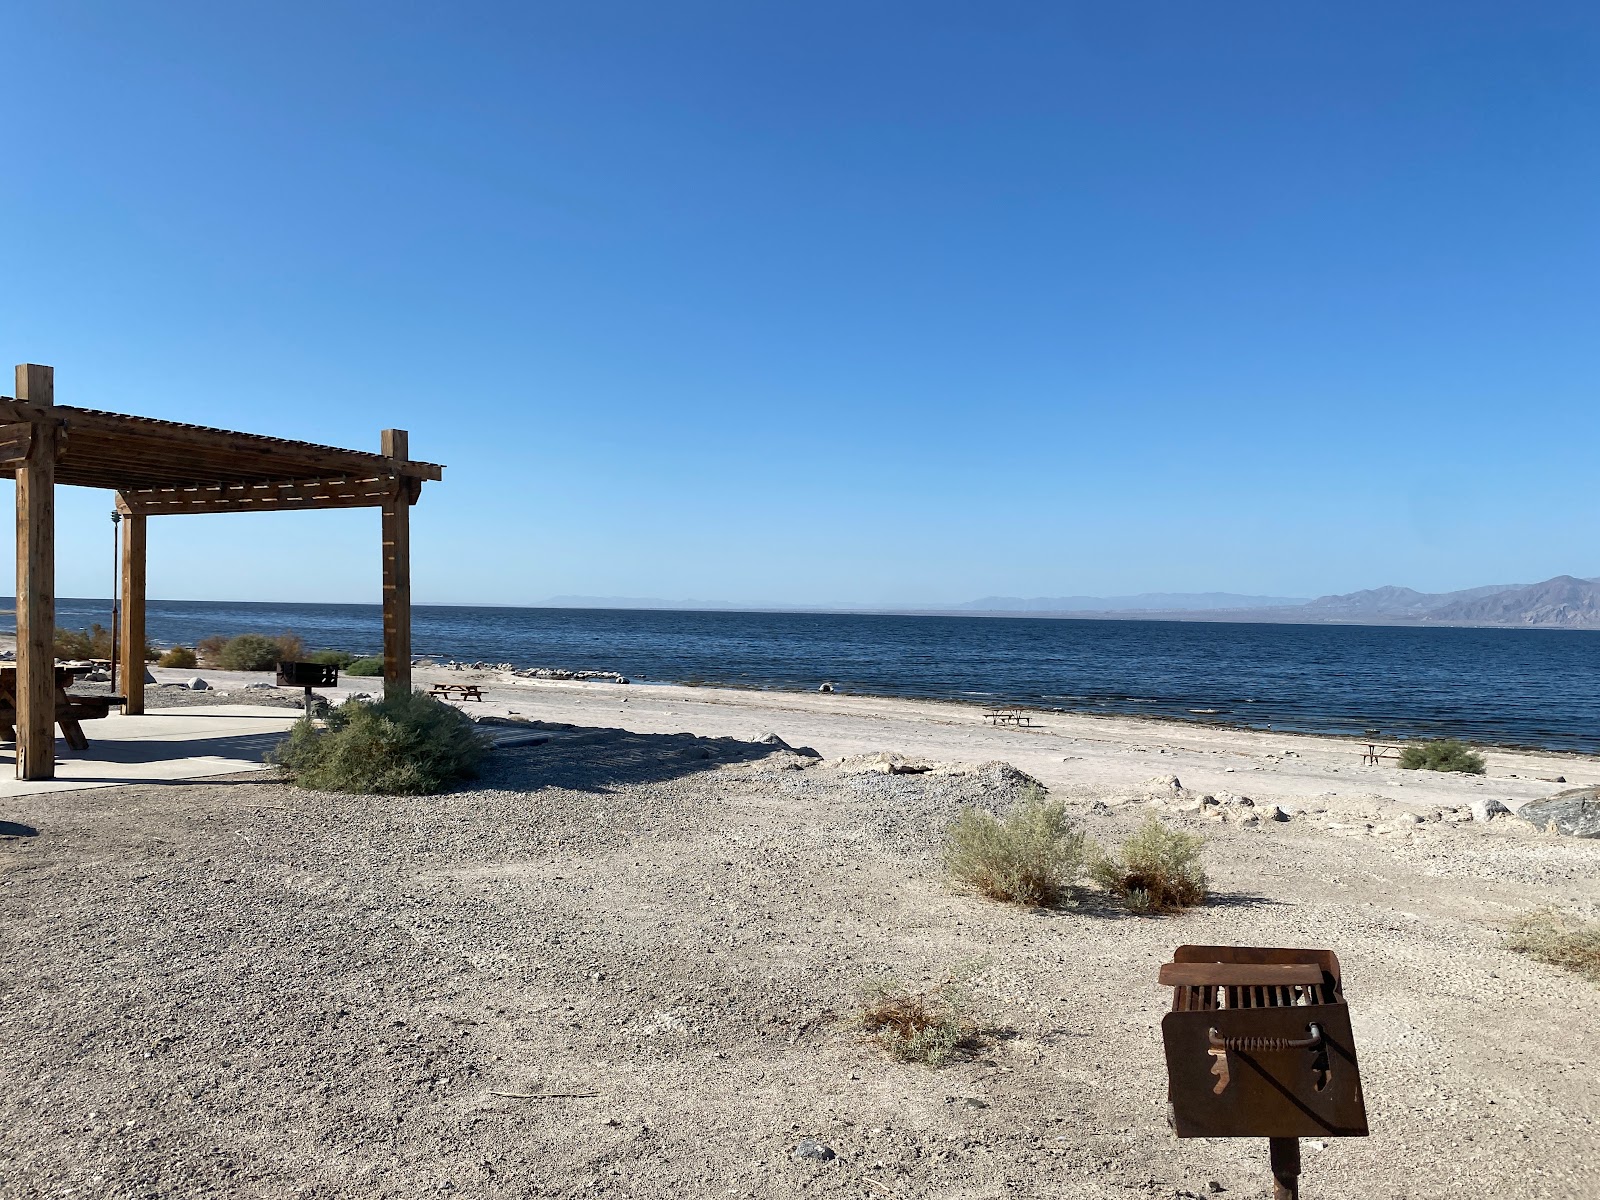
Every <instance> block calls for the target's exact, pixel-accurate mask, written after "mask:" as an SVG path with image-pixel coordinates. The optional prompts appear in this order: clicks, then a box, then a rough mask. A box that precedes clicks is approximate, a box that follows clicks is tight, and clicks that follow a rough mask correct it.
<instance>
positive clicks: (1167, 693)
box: [57, 599, 1600, 753]
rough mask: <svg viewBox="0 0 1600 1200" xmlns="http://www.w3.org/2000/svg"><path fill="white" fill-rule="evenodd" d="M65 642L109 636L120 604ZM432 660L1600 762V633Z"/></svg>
mask: <svg viewBox="0 0 1600 1200" xmlns="http://www.w3.org/2000/svg"><path fill="white" fill-rule="evenodd" d="M57 606H58V617H57V621H58V623H59V624H60V625H61V626H63V627H71V628H82V627H83V626H86V625H88V624H89V623H90V622H92V621H99V622H100V623H101V624H108V623H109V620H110V614H109V604H108V602H107V601H105V600H92V601H91V600H67V599H61V600H58V601H57ZM148 629H149V635H150V638H151V640H152V641H153V642H156V643H158V644H170V643H174V642H183V643H187V644H190V645H192V644H193V643H194V642H195V641H196V640H198V639H199V638H202V637H205V636H207V635H210V634H229V635H231V634H235V633H246V632H262V633H277V632H280V631H282V630H285V629H291V630H294V631H295V632H297V633H299V634H300V635H301V636H302V637H303V638H305V640H306V642H307V644H308V645H310V646H311V647H313V648H318V647H338V648H340V649H346V650H352V651H358V652H360V651H370V652H376V651H377V650H378V649H379V648H380V646H381V645H382V622H381V619H380V613H379V609H378V607H377V606H376V605H361V604H238V603H218V602H210V601H172V600H162V601H151V602H150V603H149V608H148ZM412 638H413V642H414V646H415V650H416V652H417V653H418V654H419V655H420V654H427V653H433V654H437V655H440V656H442V657H444V658H454V659H459V660H462V661H467V662H472V661H479V660H482V661H485V662H490V663H501V662H509V663H512V664H515V665H516V666H519V667H520V666H549V667H568V668H573V669H592V670H607V671H620V672H622V673H623V674H624V675H627V676H628V677H630V678H632V679H638V680H650V681H653V682H662V683H704V684H722V685H728V686H733V687H753V688H782V689H803V690H807V691H811V690H815V689H816V687H817V685H818V684H820V683H821V682H823V681H824V680H828V681H831V682H832V683H834V684H835V686H836V687H837V688H838V690H839V691H841V692H860V693H872V694H877V695H886V696H908V697H918V698H924V699H937V700H964V701H970V702H972V703H974V704H982V703H988V702H993V701H1006V702H1010V703H1015V704H1022V705H1027V706H1030V707H1035V708H1041V709H1059V710H1063V711H1073V712H1111V713H1129V714H1143V715H1147V716H1160V717H1176V718H1180V719H1184V720H1191V721H1214V722H1223V723H1227V724H1236V725H1245V726H1250V727H1253V728H1273V729H1285V730H1294V731H1301V732H1308V733H1331V734H1360V733H1362V732H1363V731H1365V730H1368V729H1376V730H1380V731H1381V732H1382V734H1383V735H1384V736H1387V737H1400V736H1407V737H1415V736H1435V737H1437V736H1445V735H1454V736H1460V737H1464V738H1468V739H1471V740H1476V741H1483V742H1491V743H1498V744H1503V745H1523V746H1540V747H1545V748H1549V749H1563V750H1582V751H1587V752H1591V753H1592V752H1600V633H1596V632H1581V631H1566V630H1525V629H1434V628H1424V629H1416V628H1386V627H1380V626H1362V625H1276V624H1274V625H1253V624H1225V623H1220V622H1199V621H1195V622H1188V621H1087V620H1057V619H1049V618H1036V617H1034V618H1030V617H1018V618H993V617H907V616H889V615H863V614H833V613H765V612H763V613H746V612H650V611H639V610H616V609H554V608H469V607H444V606H438V607H435V606H418V607H417V608H415V609H414V610H413V633H412Z"/></svg>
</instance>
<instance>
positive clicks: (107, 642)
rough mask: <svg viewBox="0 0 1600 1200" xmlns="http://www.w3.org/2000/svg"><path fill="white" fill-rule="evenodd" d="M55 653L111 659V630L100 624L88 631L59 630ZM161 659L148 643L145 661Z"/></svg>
mask: <svg viewBox="0 0 1600 1200" xmlns="http://www.w3.org/2000/svg"><path fill="white" fill-rule="evenodd" d="M54 651H55V656H56V657H57V658H66V659H74V658H75V659H85V658H110V657H111V630H109V629H107V628H106V627H105V626H104V625H101V624H98V623H96V624H94V625H91V626H89V628H87V629H57V630H56V636H55V646H54ZM160 657H161V653H160V651H158V650H153V649H151V647H150V644H149V643H148V642H146V643H145V647H144V661H145V662H155V661H156V659H158V658H160Z"/></svg>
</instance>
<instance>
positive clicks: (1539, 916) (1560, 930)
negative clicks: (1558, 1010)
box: [1506, 908, 1600, 983]
mask: <svg viewBox="0 0 1600 1200" xmlns="http://www.w3.org/2000/svg"><path fill="white" fill-rule="evenodd" d="M1506 948H1507V949H1510V950H1515V951H1517V952H1518V953H1519V954H1526V955H1527V956H1528V957H1529V958H1534V959H1537V960H1538V961H1539V962H1542V963H1549V964H1550V965H1551V966H1555V967H1565V968H1566V969H1567V970H1569V971H1576V972H1577V973H1578V974H1579V975H1582V976H1583V977H1584V978H1585V979H1589V980H1592V981H1593V982H1595V983H1600V924H1596V923H1594V922H1589V921H1579V920H1576V919H1572V918H1566V917H1563V916H1562V915H1561V914H1560V913H1558V912H1556V911H1555V910H1554V909H1549V908H1541V909H1539V910H1538V911H1537V912H1531V913H1529V914H1528V915H1527V916H1525V917H1523V918H1522V919H1521V920H1519V921H1518V922H1517V923H1516V924H1515V925H1513V926H1512V928H1511V936H1510V937H1509V938H1508V939H1507V941H1506Z"/></svg>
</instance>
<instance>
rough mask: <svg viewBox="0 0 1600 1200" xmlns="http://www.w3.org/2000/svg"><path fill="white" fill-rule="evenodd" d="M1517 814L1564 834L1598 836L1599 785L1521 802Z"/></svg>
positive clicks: (1569, 835) (1599, 834) (1585, 836)
mask: <svg viewBox="0 0 1600 1200" xmlns="http://www.w3.org/2000/svg"><path fill="white" fill-rule="evenodd" d="M1517 816H1519V817H1522V818H1523V819H1524V820H1527V821H1532V822H1533V823H1534V824H1535V825H1537V826H1538V827H1539V828H1540V829H1554V830H1555V831H1556V832H1557V833H1564V834H1566V835H1567V836H1568V837H1580V838H1600V787H1582V788H1572V789H1570V790H1569V791H1565V792H1557V793H1556V794H1555V795H1554V796H1546V797H1545V798H1544V799H1543V800H1535V801H1533V802H1532V803H1529V804H1524V805H1523V806H1522V807H1521V808H1520V809H1518V810H1517Z"/></svg>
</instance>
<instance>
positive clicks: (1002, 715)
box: [983, 707, 1033, 726]
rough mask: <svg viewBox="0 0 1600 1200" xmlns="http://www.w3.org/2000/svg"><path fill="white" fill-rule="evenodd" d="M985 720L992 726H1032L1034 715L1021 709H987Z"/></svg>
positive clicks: (984, 714) (985, 710)
mask: <svg viewBox="0 0 1600 1200" xmlns="http://www.w3.org/2000/svg"><path fill="white" fill-rule="evenodd" d="M983 719H984V720H986V721H988V722H989V723H990V724H991V725H995V726H999V725H1032V724H1033V715H1032V714H1031V713H1028V712H1025V711H1024V710H1022V709H1020V708H1006V707H998V708H986V709H984V710H983Z"/></svg>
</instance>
